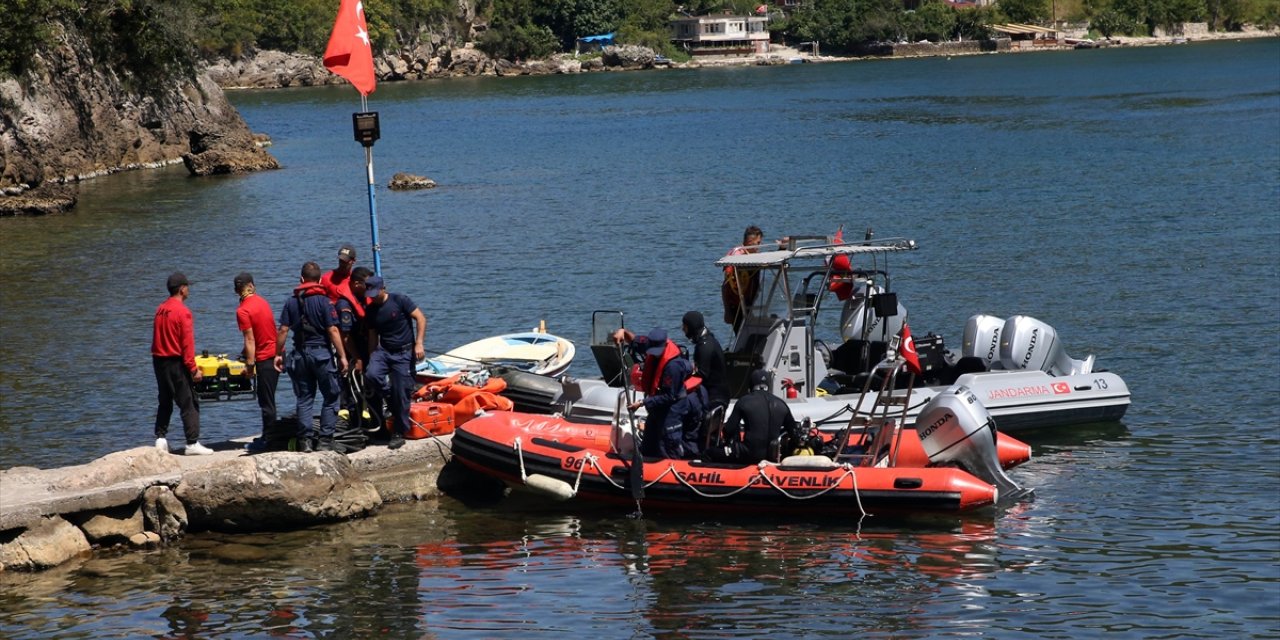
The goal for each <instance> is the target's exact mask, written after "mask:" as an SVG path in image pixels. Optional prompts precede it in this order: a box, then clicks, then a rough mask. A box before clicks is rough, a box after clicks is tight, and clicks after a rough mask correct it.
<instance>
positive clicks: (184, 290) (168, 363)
mask: <svg viewBox="0 0 1280 640" xmlns="http://www.w3.org/2000/svg"><path fill="white" fill-rule="evenodd" d="M166 286H167V287H168V289H169V298H168V299H166V300H165V301H164V302H163V303H161V304H160V306H159V307H156V317H155V322H154V323H153V324H152V327H151V368H152V369H153V370H154V371H155V374H156V386H157V387H158V388H159V390H160V394H159V398H158V399H159V405H158V406H157V407H156V424H155V435H156V448H157V449H159V450H161V451H166V452H167V451H168V450H169V441H168V439H167V437H166V436H167V434H168V433H169V419H170V418H171V417H173V405H175V404H176V405H178V412H179V414H180V415H181V416H182V430H183V432H184V435H185V436H186V437H187V448H186V451H185V452H186V454H187V455H189V456H207V455H209V454H211V453H213V451H212V450H211V449H209V448H208V447H206V446H204V445H202V444H200V400H199V398H198V397H197V396H196V392H195V383H197V382H199V381H201V380H202V379H204V375H203V374H202V373H201V372H200V369H199V368H198V367H196V333H195V321H194V319H193V318H192V316H191V310H190V309H188V308H187V304H186V300H187V297H188V296H190V295H191V283H190V282H188V281H187V276H185V275H183V274H182V273H180V272H175V273H173V275H170V276H169V281H168V282H167V283H166Z"/></svg>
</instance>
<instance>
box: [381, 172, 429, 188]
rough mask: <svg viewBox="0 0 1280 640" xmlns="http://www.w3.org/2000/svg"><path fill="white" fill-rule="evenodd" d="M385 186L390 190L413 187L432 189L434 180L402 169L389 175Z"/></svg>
mask: <svg viewBox="0 0 1280 640" xmlns="http://www.w3.org/2000/svg"><path fill="white" fill-rule="evenodd" d="M387 188H388V189H391V190H392V191H412V190H414V189H434V188H436V181H435V180H432V179H431V178H428V177H426V176H419V175H414V174H412V173H405V172H403V171H401V172H398V173H396V174H395V175H394V176H391V182H390V183H388V184H387Z"/></svg>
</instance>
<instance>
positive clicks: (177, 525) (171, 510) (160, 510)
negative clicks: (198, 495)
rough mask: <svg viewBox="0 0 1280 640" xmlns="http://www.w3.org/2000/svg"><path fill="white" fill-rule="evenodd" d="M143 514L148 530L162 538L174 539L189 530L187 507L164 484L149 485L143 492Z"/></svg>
mask: <svg viewBox="0 0 1280 640" xmlns="http://www.w3.org/2000/svg"><path fill="white" fill-rule="evenodd" d="M142 515H143V520H144V523H145V526H146V530H147V531H152V532H155V534H156V535H157V536H159V538H160V539H161V540H173V539H176V538H178V537H179V536H181V535H182V532H183V531H186V530H187V508H186V507H184V506H183V505H182V501H181V500H178V497H177V496H175V495H173V490H172V489H170V488H169V487H166V486H164V485H156V486H153V487H147V490H146V491H144V492H142Z"/></svg>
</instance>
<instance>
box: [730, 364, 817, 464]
mask: <svg viewBox="0 0 1280 640" xmlns="http://www.w3.org/2000/svg"><path fill="white" fill-rule="evenodd" d="M795 431H796V419H795V418H794V417H793V416H792V415H791V409H789V408H787V403H786V402H784V401H783V400H782V398H779V397H778V396H776V395H774V394H773V393H772V392H770V391H769V374H768V373H767V372H766V371H765V370H764V369H756V370H755V371H752V372H751V392H750V393H748V394H747V395H745V396H742V397H741V398H739V399H738V402H737V403H736V404H734V405H733V411H732V412H731V413H730V414H729V419H728V420H726V421H725V423H724V432H723V435H724V445H723V446H722V447H720V448H718V449H717V450H716V451H714V452H709V453H710V454H711V455H708V457H710V458H713V459H716V460H724V461H727V462H741V463H743V464H756V463H758V462H760V461H761V460H771V461H773V462H777V461H778V460H780V459H781V456H782V454H781V452H780V451H778V450H777V449H778V446H779V442H780V439H781V436H782V434H783V433H793V432H795Z"/></svg>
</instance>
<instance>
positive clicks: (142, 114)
mask: <svg viewBox="0 0 1280 640" xmlns="http://www.w3.org/2000/svg"><path fill="white" fill-rule="evenodd" d="M125 75H126V74H124V73H121V72H118V71H117V70H114V69H110V68H106V67H104V66H103V65H102V64H101V63H100V62H99V61H98V60H96V59H95V57H94V56H93V53H92V51H91V50H90V47H89V45H88V43H87V42H86V40H85V39H84V38H83V37H82V36H81V35H80V34H79V33H77V32H75V31H74V29H73V28H71V27H67V29H66V34H65V38H63V39H61V40H60V41H59V44H58V45H57V46H56V48H54V49H52V50H50V51H48V52H44V53H39V54H37V55H36V57H35V60H34V62H33V64H32V65H31V71H29V72H28V73H27V74H26V75H25V76H23V77H22V78H5V79H3V80H0V194H2V195H0V215H18V214H32V213H36V214H39V213H56V212H59V211H65V210H66V209H68V208H70V207H71V206H72V205H74V203H75V198H74V194H73V192H71V193H68V190H67V189H66V187H64V188H63V189H62V190H59V189H58V186H59V185H66V184H68V183H74V182H76V181H78V180H83V179H86V178H91V177H94V176H101V175H105V174H110V173H114V172H117V171H122V170H126V169H137V168H146V167H159V166H163V165H167V164H174V163H177V162H182V161H184V159H185V160H187V163H188V166H189V167H192V172H193V173H196V174H198V175H204V174H207V173H221V172H232V171H256V170H259V169H269V168H277V167H278V166H279V163H278V162H276V160H275V158H273V157H271V155H270V154H268V153H267V152H266V151H264V150H262V149H261V148H260V147H259V146H258V145H257V144H255V143H254V141H253V137H252V134H251V133H250V131H249V128H248V126H247V125H246V124H245V122H244V120H243V119H242V118H241V117H240V114H239V112H237V111H236V109H235V107H233V106H232V105H231V103H230V102H228V101H227V99H226V96H225V95H224V94H223V92H222V89H221V88H220V87H219V86H218V85H217V84H215V83H214V82H213V81H212V80H211V79H209V77H208V75H207V74H203V73H202V74H199V75H197V76H196V77H195V78H192V79H188V80H179V81H174V82H173V83H172V84H170V85H168V86H163V87H160V88H156V89H153V90H151V91H148V92H146V93H143V92H141V91H140V90H135V89H131V88H129V86H128V85H127V84H126V82H125V80H124V78H122V76H125Z"/></svg>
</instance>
